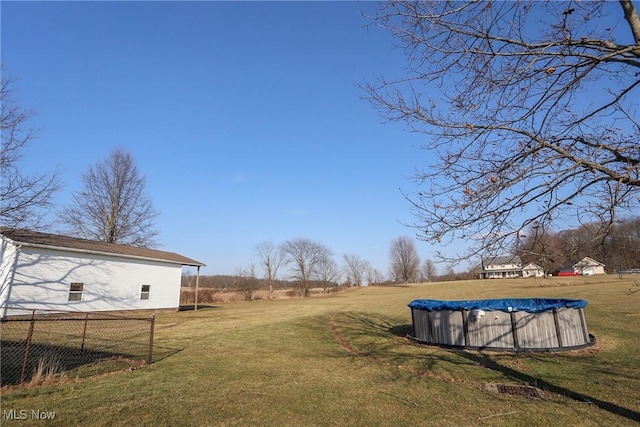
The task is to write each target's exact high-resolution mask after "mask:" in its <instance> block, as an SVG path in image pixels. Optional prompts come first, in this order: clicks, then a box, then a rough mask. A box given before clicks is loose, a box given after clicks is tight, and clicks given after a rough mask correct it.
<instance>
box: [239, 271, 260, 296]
mask: <svg viewBox="0 0 640 427" xmlns="http://www.w3.org/2000/svg"><path fill="white" fill-rule="evenodd" d="M235 282H236V286H237V287H238V289H239V290H240V292H242V295H243V296H244V300H245V301H251V300H253V297H254V295H255V293H256V291H257V290H258V289H260V283H259V281H258V279H257V278H256V267H255V265H254V264H249V265H248V266H247V267H239V268H237V269H236V276H235Z"/></svg>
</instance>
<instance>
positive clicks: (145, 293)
mask: <svg viewBox="0 0 640 427" xmlns="http://www.w3.org/2000/svg"><path fill="white" fill-rule="evenodd" d="M150 292H151V285H142V287H141V288H140V299H141V300H144V299H149V293H150Z"/></svg>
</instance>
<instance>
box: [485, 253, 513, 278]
mask: <svg viewBox="0 0 640 427" xmlns="http://www.w3.org/2000/svg"><path fill="white" fill-rule="evenodd" d="M481 262H482V273H481V274H482V277H483V278H485V279H506V278H512V277H521V276H522V260H521V259H520V257H519V256H518V255H507V256H497V257H493V258H483V259H481Z"/></svg>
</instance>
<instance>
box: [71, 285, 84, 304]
mask: <svg viewBox="0 0 640 427" xmlns="http://www.w3.org/2000/svg"><path fill="white" fill-rule="evenodd" d="M83 291H84V283H72V284H71V286H70V287H69V301H82V292H83Z"/></svg>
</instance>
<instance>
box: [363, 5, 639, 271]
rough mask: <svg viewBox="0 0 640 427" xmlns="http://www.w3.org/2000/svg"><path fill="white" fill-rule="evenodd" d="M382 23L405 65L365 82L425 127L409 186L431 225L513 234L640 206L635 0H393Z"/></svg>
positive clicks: (430, 235)
mask: <svg viewBox="0 0 640 427" xmlns="http://www.w3.org/2000/svg"><path fill="white" fill-rule="evenodd" d="M372 22H373V23H374V24H376V25H379V26H381V27H383V28H386V29H388V30H389V31H390V32H391V33H392V34H393V36H394V39H395V40H396V41H397V43H398V44H399V45H400V46H401V47H402V48H404V49H405V52H406V55H407V60H408V64H409V65H408V75H405V76H402V78H399V79H395V80H387V79H383V78H381V79H379V80H378V81H376V82H371V83H369V84H367V85H365V86H364V89H365V91H366V92H367V94H368V96H369V98H370V100H371V101H372V103H373V105H374V106H375V107H376V108H378V109H379V110H380V111H381V113H382V114H383V115H384V116H385V117H387V118H388V119H390V120H400V121H405V122H406V123H407V124H408V125H409V127H410V128H411V129H412V130H414V131H416V132H420V133H423V134H424V135H425V143H424V147H423V148H424V149H426V150H428V151H429V159H432V160H429V161H428V162H427V163H426V165H425V166H424V168H422V170H421V171H419V172H418V173H417V174H416V180H417V183H418V184H419V186H420V187H419V190H418V191H417V192H416V194H408V195H406V197H407V199H408V200H409V201H410V203H411V207H412V209H413V211H414V213H415V215H416V218H417V223H416V224H414V226H415V227H416V228H417V229H418V230H419V231H418V235H419V237H420V238H422V239H425V240H429V241H433V242H444V243H448V242H450V241H451V240H453V239H457V238H463V239H465V240H466V241H467V242H469V243H470V244H469V246H468V248H469V250H468V251H466V252H465V253H463V254H459V255H453V256H449V257H447V256H445V255H443V254H439V255H440V256H441V257H442V258H443V259H446V258H449V259H450V260H453V261H455V260H461V259H468V258H469V257H471V256H473V255H476V254H478V253H479V252H480V251H486V252H490V253H491V252H493V253H495V252H499V251H502V250H503V248H508V247H512V245H513V243H514V241H515V240H516V239H517V238H518V236H519V234H520V233H521V231H522V230H525V229H526V228H527V227H529V226H538V227H541V228H540V229H549V228H550V224H551V223H552V221H554V220H556V219H558V218H575V219H576V220H578V221H581V222H583V223H584V222H591V221H598V222H599V223H601V224H602V225H603V226H602V227H600V228H598V229H597V232H598V233H599V234H600V235H604V234H606V233H607V232H608V231H609V230H610V228H611V225H612V224H614V223H615V221H616V216H617V215H618V214H619V212H620V211H622V212H624V211H625V210H627V211H629V212H633V211H634V210H635V211H636V212H637V209H638V207H639V206H640V144H639V143H638V141H640V120H639V118H638V109H637V105H638V104H637V102H638V101H637V100H638V99H640V94H639V93H638V92H639V90H640V79H638V73H640V18H639V16H638V12H637V10H636V7H635V5H634V2H633V1H631V0H620V1H619V2H618V3H614V2H606V1H593V2H574V1H570V2H535V1H525V0H521V1H510V2H484V1H475V2H445V1H412V2H405V1H391V2H388V3H385V4H384V6H383V7H382V8H381V9H380V11H379V12H378V13H377V14H376V16H373V17H372Z"/></svg>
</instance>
